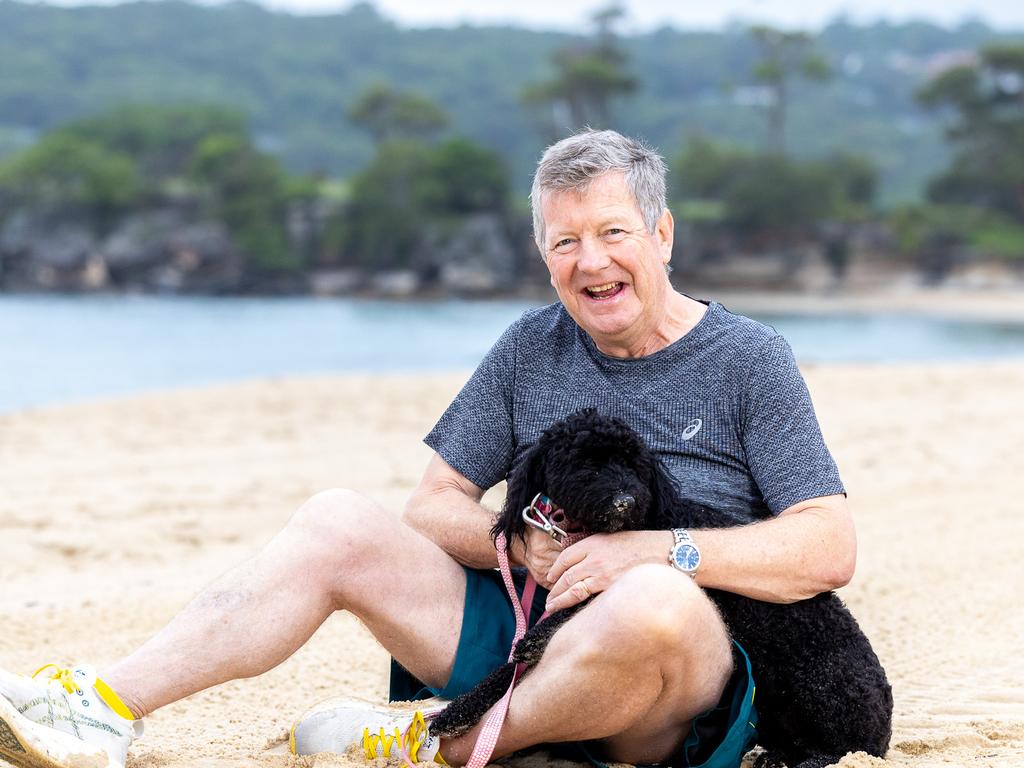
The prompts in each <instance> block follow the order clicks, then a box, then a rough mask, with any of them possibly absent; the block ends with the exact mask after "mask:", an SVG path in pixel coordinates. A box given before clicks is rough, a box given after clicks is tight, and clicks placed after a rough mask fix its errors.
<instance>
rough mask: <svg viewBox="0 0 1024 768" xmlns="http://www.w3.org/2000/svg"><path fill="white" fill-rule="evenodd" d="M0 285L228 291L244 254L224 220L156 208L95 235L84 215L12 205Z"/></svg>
mask: <svg viewBox="0 0 1024 768" xmlns="http://www.w3.org/2000/svg"><path fill="white" fill-rule="evenodd" d="M0 265H2V266H0V287H3V288H4V289H6V290H15V291H33V290H45V291H98V290H129V291H144V292H158V293H159V292H170V293H229V292H233V291H235V290H237V289H238V287H239V286H240V285H241V282H242V277H243V272H244V260H243V258H242V255H241V254H240V253H239V251H238V249H237V247H235V244H234V243H233V241H232V239H231V236H230V234H229V233H228V231H227V229H226V228H225V227H224V225H222V224H220V223H219V222H209V221H195V220H194V219H192V218H190V216H189V215H188V211H186V210H183V209H179V208H161V209H156V210H151V211H142V212H138V213H134V214H130V215H128V216H125V217H124V218H122V219H121V220H120V221H119V222H118V223H117V224H116V225H115V226H114V228H113V229H112V230H111V231H110V232H109V234H107V235H106V237H102V238H101V237H99V236H98V235H97V233H96V228H95V225H94V224H93V223H92V222H91V221H90V220H89V219H88V218H87V217H84V216H74V215H69V214H68V213H67V212H62V213H60V214H59V215H58V214H57V213H55V212H45V211H44V212H37V211H16V212H15V213H13V214H12V215H10V216H8V217H7V219H6V222H5V223H4V225H3V226H2V227H0Z"/></svg>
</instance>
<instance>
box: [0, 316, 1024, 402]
mask: <svg viewBox="0 0 1024 768" xmlns="http://www.w3.org/2000/svg"><path fill="white" fill-rule="evenodd" d="M527 306H528V305H526V304H523V303H519V302H461V301H449V302H440V303H407V302H401V303H398V302H371V301H357V300H323V299H310V298H299V299H196V298H188V299H182V298H153V297H128V298H124V297H102V298H93V297H87V298H77V297H11V296H6V297H5V296H0V412H4V411H12V410H17V409H20V408H26V407H30V406H37V405H45V404H48V403H62V402H72V401H78V400H83V399H87V398H91V397H98V396H110V395H118V394H124V393H131V392H139V391H146V390H154V389H170V388H174V387H179V386H189V385H202V384H209V383H213V382H221V381H230V380H237V379H245V378H253V377H265V376H277V375H286V374H296V373H300V374H301V373H325V372H342V371H419V370H446V369H448V370H450V369H461V370H465V369H469V368H472V367H473V366H474V365H475V364H476V362H477V361H478V360H479V359H480V357H481V356H482V355H483V354H484V352H486V351H487V349H488V348H489V347H490V345H491V344H492V343H493V341H494V340H495V339H496V338H497V337H498V335H499V334H500V333H501V331H502V330H503V329H504V328H505V327H506V326H507V325H508V324H509V323H510V322H512V321H513V320H514V319H515V318H516V317H518V316H519V314H520V313H521V312H522V311H523V309H525V308H526V307H527ZM758 319H759V320H763V321H765V322H768V323H771V324H772V325H774V326H775V327H776V328H777V329H778V330H779V331H780V332H781V333H783V334H784V335H785V336H786V337H787V338H788V339H789V341H790V343H791V344H792V345H793V348H794V350H795V351H796V354H797V357H798V358H799V359H800V360H801V361H805V362H812V361H817V362H826V361H898V360H930V359H946V360H948V359H965V358H997V357H1018V358H1021V357H1024V325H1021V324H1009V323H1004V324H1000V323H982V322H961V321H951V320H943V319H938V318H929V317H921V316H900V315H897V314H885V315H865V316H852V315H851V316H828V317H808V316H798V315H790V316H786V315H771V316H768V315H759V316H758Z"/></svg>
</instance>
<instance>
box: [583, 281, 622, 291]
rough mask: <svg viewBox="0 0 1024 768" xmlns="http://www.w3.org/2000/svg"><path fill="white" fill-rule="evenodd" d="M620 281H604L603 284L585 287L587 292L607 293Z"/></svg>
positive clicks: (617, 285) (616, 286) (618, 284)
mask: <svg viewBox="0 0 1024 768" xmlns="http://www.w3.org/2000/svg"><path fill="white" fill-rule="evenodd" d="M620 285H621V283H605V284H604V285H595V286H592V287H590V288H587V293H608V292H609V291H611V290H614V289H615V288H618V287H619V286H620Z"/></svg>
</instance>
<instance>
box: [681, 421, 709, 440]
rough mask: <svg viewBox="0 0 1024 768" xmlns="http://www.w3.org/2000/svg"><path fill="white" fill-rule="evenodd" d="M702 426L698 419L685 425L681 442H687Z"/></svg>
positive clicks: (702, 423)
mask: <svg viewBox="0 0 1024 768" xmlns="http://www.w3.org/2000/svg"><path fill="white" fill-rule="evenodd" d="M703 426H704V422H703V421H701V420H700V419H694V420H693V421H691V422H690V423H689V424H687V425H686V429H684V430H683V440H689V439H690V438H691V437H693V436H694V435H696V434H697V433H698V432H700V428H701V427H703Z"/></svg>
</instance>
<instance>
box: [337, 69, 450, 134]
mask: <svg viewBox="0 0 1024 768" xmlns="http://www.w3.org/2000/svg"><path fill="white" fill-rule="evenodd" d="M348 119H349V120H350V121H351V122H352V123H353V124H354V125H356V126H358V127H360V128H362V129H363V130H365V131H366V132H367V133H369V134H370V136H371V138H372V139H373V141H374V142H375V143H376V144H381V143H383V142H385V141H390V140H395V139H421V140H426V139H430V138H432V137H434V136H436V135H437V134H438V133H439V132H441V131H442V130H444V128H445V127H446V126H447V125H448V117H447V116H446V115H445V113H444V112H443V111H442V110H441V108H440V107H438V106H437V105H436V104H435V103H434V102H433V101H431V100H430V99H428V98H426V97H425V96H421V95H420V94H418V93H413V92H411V91H400V90H396V89H394V88H392V87H391V86H389V85H385V84H383V83H378V84H376V85H371V86H370V87H369V88H367V89H366V90H365V91H363V92H362V93H361V94H360V95H359V97H358V98H357V99H356V100H355V102H354V103H353V104H352V106H351V107H349V110H348Z"/></svg>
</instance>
